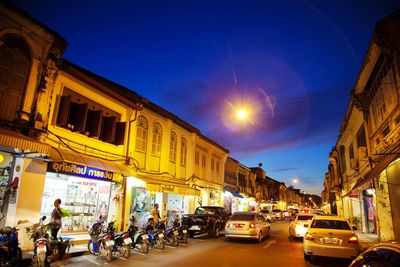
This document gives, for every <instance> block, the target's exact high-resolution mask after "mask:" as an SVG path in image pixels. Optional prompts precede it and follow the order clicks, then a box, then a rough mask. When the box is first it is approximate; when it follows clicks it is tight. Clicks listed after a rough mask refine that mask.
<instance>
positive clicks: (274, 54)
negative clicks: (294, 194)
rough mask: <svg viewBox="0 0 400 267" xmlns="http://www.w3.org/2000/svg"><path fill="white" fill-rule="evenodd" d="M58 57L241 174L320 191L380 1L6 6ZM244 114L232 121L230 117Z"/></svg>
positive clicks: (386, 6)
mask: <svg viewBox="0 0 400 267" xmlns="http://www.w3.org/2000/svg"><path fill="white" fill-rule="evenodd" d="M13 2H14V3H16V4H17V5H18V6H20V7H21V8H22V9H24V10H25V11H26V12H28V13H29V14H31V15H32V17H34V18H35V19H37V20H39V21H40V22H42V23H44V24H46V25H47V26H49V27H50V28H51V29H53V30H55V31H56V32H58V33H59V34H60V35H61V36H63V37H64V38H65V39H66V40H67V41H68V43H69V46H68V48H67V50H66V52H65V54H64V57H65V58H67V59H68V60H70V61H72V62H73V63H75V64H77V65H79V66H81V67H83V68H86V69H88V70H90V71H92V72H94V73H97V74H99V75H101V76H103V77H105V78H107V79H109V80H112V81H114V82H116V83H119V84H121V85H124V86H126V87H128V88H130V89H132V90H134V91H136V92H137V93H139V94H140V95H142V96H143V97H145V98H147V99H149V100H151V101H152V102H154V103H156V104H158V105H160V106H162V107H164V108H165V109H167V110H169V111H170V112H172V113H174V114H176V115H178V116H179V117H180V118H181V119H183V120H185V121H187V122H189V123H190V124H192V125H193V126H195V127H197V128H198V129H200V130H201V132H202V133H203V134H204V135H206V136H207V137H209V138H210V139H212V140H214V141H216V142H217V143H219V144H221V145H222V146H224V147H226V148H227V149H229V150H230V156H231V157H233V158H235V159H236V160H238V161H240V162H241V163H242V164H244V165H246V166H248V167H254V166H258V163H260V162H261V163H262V164H263V169H264V170H265V171H266V172H267V175H268V176H270V177H272V178H274V179H276V180H278V181H283V182H285V183H286V185H287V186H289V185H291V184H293V182H292V181H293V179H294V178H295V177H296V178H297V179H298V180H299V183H298V184H297V185H295V187H297V188H301V189H302V190H305V192H306V193H313V194H318V195H319V194H320V193H321V191H322V189H323V179H324V174H325V172H326V171H327V169H328V164H329V161H328V155H329V152H330V151H331V149H332V147H333V146H334V145H335V143H336V140H337V137H338V134H339V126H340V123H341V121H342V119H343V117H344V114H345V111H346V106H347V104H348V101H349V95H350V90H351V89H352V87H353V86H354V84H355V81H356V79H357V75H358V72H359V70H360V66H361V64H362V61H363V58H364V56H365V54H366V51H367V48H368V45H369V42H370V40H371V37H372V33H373V30H374V27H375V23H376V22H377V21H379V20H381V19H383V18H384V17H385V16H387V15H389V14H391V13H392V12H393V11H395V10H396V9H399V8H400V1H395V0H393V1H389V0H375V1H371V0H364V1H361V0H358V1H351V0H347V1H346V0H315V1H301V0H292V1H289V0H275V1H268V0H265V1H247V0H246V1H245V0H243V1H225V0H213V1H206V0H201V1H200V0H199V1H190V0H182V1H173V0H168V1H166V0H161V1H151V0H143V1H119V0H114V1H104V0H97V1H89V0H88V1H85V0H82V1H66V0H63V1H61V0H53V1H41V0H35V1H27V0H26V1H22V0H20V1H13ZM239 106H246V107H248V111H249V117H248V119H247V120H245V121H241V122H239V121H238V120H237V119H234V118H232V114H233V110H235V109H236V108H237V107H239Z"/></svg>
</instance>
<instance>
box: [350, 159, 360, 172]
mask: <svg viewBox="0 0 400 267" xmlns="http://www.w3.org/2000/svg"><path fill="white" fill-rule="evenodd" d="M350 167H351V168H352V169H353V170H358V169H359V167H360V166H359V164H358V159H351V160H350Z"/></svg>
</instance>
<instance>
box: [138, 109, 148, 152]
mask: <svg viewBox="0 0 400 267" xmlns="http://www.w3.org/2000/svg"><path fill="white" fill-rule="evenodd" d="M136 129H137V130H136V150H138V151H141V152H145V153H146V149H147V129H148V124H147V120H146V118H145V117H143V116H139V117H138V119H137V123H136Z"/></svg>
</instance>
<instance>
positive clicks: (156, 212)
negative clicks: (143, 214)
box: [151, 203, 161, 224]
mask: <svg viewBox="0 0 400 267" xmlns="http://www.w3.org/2000/svg"><path fill="white" fill-rule="evenodd" d="M151 215H152V216H153V220H154V224H157V223H158V222H159V221H160V218H161V216H160V211H159V210H158V203H156V204H154V208H153V210H152V211H151Z"/></svg>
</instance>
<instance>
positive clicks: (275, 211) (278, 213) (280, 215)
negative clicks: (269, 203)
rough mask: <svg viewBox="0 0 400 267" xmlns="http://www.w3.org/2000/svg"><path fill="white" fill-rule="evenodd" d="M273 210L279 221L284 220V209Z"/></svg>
mask: <svg viewBox="0 0 400 267" xmlns="http://www.w3.org/2000/svg"><path fill="white" fill-rule="evenodd" d="M272 212H273V213H275V217H276V220H277V221H279V220H283V213H282V210H280V209H273V210H272Z"/></svg>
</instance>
